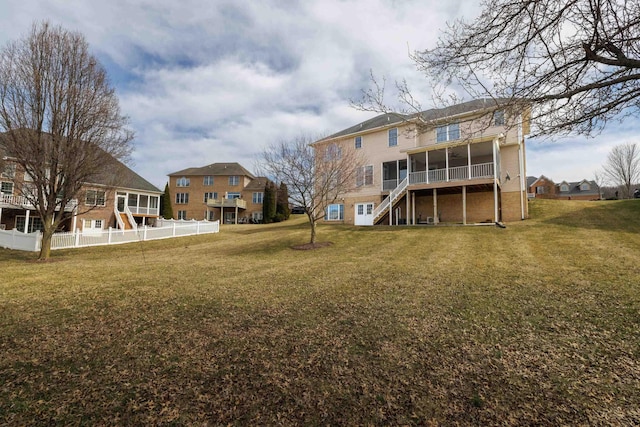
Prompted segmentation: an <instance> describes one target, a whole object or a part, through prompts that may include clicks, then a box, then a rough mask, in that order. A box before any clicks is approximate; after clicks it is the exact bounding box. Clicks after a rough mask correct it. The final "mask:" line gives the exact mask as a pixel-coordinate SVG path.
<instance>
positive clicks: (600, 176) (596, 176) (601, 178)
mask: <svg viewBox="0 0 640 427" xmlns="http://www.w3.org/2000/svg"><path fill="white" fill-rule="evenodd" d="M605 181H606V180H605V173H604V171H601V170H598V171H595V172H594V173H593V182H595V183H596V187H598V199H602V195H603V190H602V187H603V186H604V184H605Z"/></svg>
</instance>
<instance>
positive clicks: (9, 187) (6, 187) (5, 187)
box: [0, 182, 13, 194]
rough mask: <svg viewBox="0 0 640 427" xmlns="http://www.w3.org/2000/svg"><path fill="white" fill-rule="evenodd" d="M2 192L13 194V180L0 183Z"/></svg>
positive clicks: (0, 191)
mask: <svg viewBox="0 0 640 427" xmlns="http://www.w3.org/2000/svg"><path fill="white" fill-rule="evenodd" d="M0 193H2V194H13V182H3V183H2V184H0Z"/></svg>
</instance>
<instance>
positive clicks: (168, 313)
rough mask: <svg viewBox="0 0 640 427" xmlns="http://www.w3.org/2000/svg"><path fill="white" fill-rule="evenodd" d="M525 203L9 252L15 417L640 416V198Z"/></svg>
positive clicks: (2, 413) (2, 292)
mask: <svg viewBox="0 0 640 427" xmlns="http://www.w3.org/2000/svg"><path fill="white" fill-rule="evenodd" d="M530 208H531V215H532V218H533V219H531V220H527V221H523V222H518V223H511V224H508V227H507V228H506V229H500V228H497V227H490V226H485V227H447V228H445V227H442V228H440V227H388V226H380V227H349V226H331V225H324V226H320V228H319V240H320V241H330V242H332V243H333V245H331V246H329V247H325V248H322V249H318V250H313V251H295V250H292V249H290V247H291V246H292V245H296V244H300V243H304V242H305V241H306V240H307V239H308V235H309V230H308V225H307V224H306V223H305V221H304V219H303V218H302V217H297V218H296V219H293V220H290V221H288V222H286V223H284V224H275V225H238V226H223V227H222V230H221V232H220V233H219V234H217V235H204V236H194V237H186V238H180V239H172V240H163V241H153V242H144V243H139V244H138V243H136V244H130V245H122V246H112V247H99V248H89V249H78V250H66V251H55V252H53V260H54V262H51V263H46V264H40V263H34V262H31V261H32V260H34V259H35V258H36V255H35V254H31V253H22V252H15V251H8V250H2V249H0V269H1V270H0V424H3V425H32V424H40V425H50V424H60V425H62V424H64V425H68V424H86V425H101V424H103V425H122V424H125V425H157V424H175V425H184V424H198V425H201V424H208V425H227V424H231V425H383V424H386V425H389V424H391V425H406V424H419V425H456V424H459V425H470V424H471V425H496V424H501V425H533V424H536V425H576V424H583V425H633V424H640V200H629V201H613V202H610V201H607V202H579V201H539V200H538V201H533V202H531V203H530Z"/></svg>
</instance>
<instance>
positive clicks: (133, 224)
mask: <svg viewBox="0 0 640 427" xmlns="http://www.w3.org/2000/svg"><path fill="white" fill-rule="evenodd" d="M124 213H126V214H127V219H128V220H129V224H131V228H133V229H134V230H137V229H138V224H137V223H136V220H135V218H134V217H133V215H132V214H131V209H129V207H128V206H125V207H124Z"/></svg>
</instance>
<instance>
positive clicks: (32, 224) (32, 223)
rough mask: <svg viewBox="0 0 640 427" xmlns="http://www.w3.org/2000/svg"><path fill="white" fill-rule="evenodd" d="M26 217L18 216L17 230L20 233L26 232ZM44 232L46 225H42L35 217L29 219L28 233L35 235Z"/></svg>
mask: <svg viewBox="0 0 640 427" xmlns="http://www.w3.org/2000/svg"><path fill="white" fill-rule="evenodd" d="M26 219H27V218H26V217H25V216H24V215H19V216H16V227H15V228H16V229H17V230H18V231H22V232H24V226H25V222H26ZM42 230H44V224H43V223H42V220H41V219H40V218H39V217H37V216H35V217H33V216H32V217H31V218H29V228H28V229H27V233H33V232H35V231H42Z"/></svg>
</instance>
